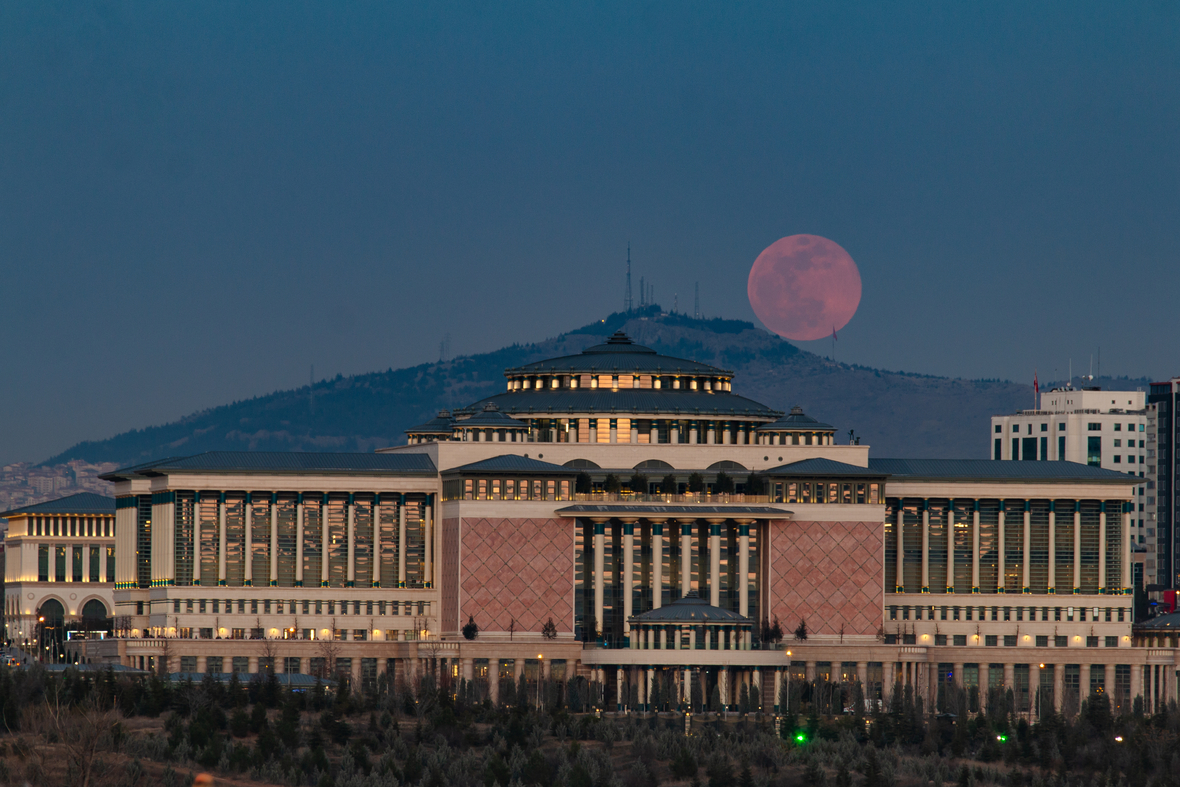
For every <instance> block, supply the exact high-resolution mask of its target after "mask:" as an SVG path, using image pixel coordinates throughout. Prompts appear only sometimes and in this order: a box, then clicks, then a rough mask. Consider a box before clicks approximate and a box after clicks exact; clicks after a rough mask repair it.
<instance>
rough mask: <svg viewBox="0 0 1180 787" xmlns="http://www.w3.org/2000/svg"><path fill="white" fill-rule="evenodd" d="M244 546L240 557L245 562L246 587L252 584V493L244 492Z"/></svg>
mask: <svg viewBox="0 0 1180 787" xmlns="http://www.w3.org/2000/svg"><path fill="white" fill-rule="evenodd" d="M245 507H246V516H245V523H246V548H245V549H244V550H243V553H244V554H243V555H242V559H243V560H244V561H245V562H246V566H245V577H246V581H245V582H244V583H243V584H245V585H246V587H250V586H251V585H253V584H254V493H253V492H247V493H246V502H245Z"/></svg>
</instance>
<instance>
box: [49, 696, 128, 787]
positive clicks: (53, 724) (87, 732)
mask: <svg viewBox="0 0 1180 787" xmlns="http://www.w3.org/2000/svg"><path fill="white" fill-rule="evenodd" d="M44 709H45V718H44V721H45V731H46V732H50V731H52V733H53V734H54V736H55V737H56V738H57V742H58V743H59V744H60V745H61V746H62V747H63V748H64V749H65V753H66V759H67V761H68V763H69V767H70V770H71V771H72V772H73V775H74V778H75V779H76V781H75V782H74V784H78V785H80V786H81V787H89V785H91V784H93V783H94V766H95V764H96V760H97V756H98V754H99V752H100V750H101V749H104V748H106V747H107V746H109V745H110V740H109V736H110V735H111V733H112V731H113V730H114V728H115V727H117V726H118V714H116V713H115V712H114V711H110V710H103V709H102V708H101V707H100V706H99V703H98V700H97V698H95V697H94V696H91V697H88V698H87V699H85V700H83V701H82V702H80V703H78V704H77V705H76V706H74V707H72V708H71V707H69V706H66V705H63V704H62V702H61V699H60V695H59V696H58V697H55V698H53V699H48V700H46V702H45V705H44ZM34 726H37V725H36V724H34ZM104 744H105V745H104Z"/></svg>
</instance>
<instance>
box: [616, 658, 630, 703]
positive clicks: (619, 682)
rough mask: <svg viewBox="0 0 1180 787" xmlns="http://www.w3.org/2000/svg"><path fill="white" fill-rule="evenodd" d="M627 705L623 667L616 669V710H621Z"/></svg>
mask: <svg viewBox="0 0 1180 787" xmlns="http://www.w3.org/2000/svg"><path fill="white" fill-rule="evenodd" d="M626 706H627V703H626V702H624V700H623V668H622V667H619V668H618V669H616V670H615V710H616V711H621V710H623V708H625V707H626Z"/></svg>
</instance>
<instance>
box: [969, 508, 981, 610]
mask: <svg viewBox="0 0 1180 787" xmlns="http://www.w3.org/2000/svg"><path fill="white" fill-rule="evenodd" d="M971 592H972V593H978V592H980V591H979V501H978V500H976V501H975V502H974V504H973V506H972V511H971Z"/></svg>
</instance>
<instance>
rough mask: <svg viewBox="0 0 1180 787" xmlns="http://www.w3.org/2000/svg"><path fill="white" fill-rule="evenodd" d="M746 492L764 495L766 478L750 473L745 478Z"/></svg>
mask: <svg viewBox="0 0 1180 787" xmlns="http://www.w3.org/2000/svg"><path fill="white" fill-rule="evenodd" d="M746 494H747V495H764V494H766V480H765V479H764V478H763V477H762V476H760V475H758V474H757V473H750V475H749V477H747V478H746Z"/></svg>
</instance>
